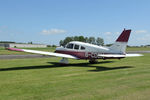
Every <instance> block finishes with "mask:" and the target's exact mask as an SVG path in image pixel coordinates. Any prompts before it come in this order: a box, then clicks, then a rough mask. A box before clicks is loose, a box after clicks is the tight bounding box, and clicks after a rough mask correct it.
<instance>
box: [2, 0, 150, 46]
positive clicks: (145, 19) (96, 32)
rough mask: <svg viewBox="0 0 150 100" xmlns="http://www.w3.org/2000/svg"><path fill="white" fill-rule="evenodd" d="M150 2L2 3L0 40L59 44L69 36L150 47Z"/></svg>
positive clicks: (45, 0) (31, 0)
mask: <svg viewBox="0 0 150 100" xmlns="http://www.w3.org/2000/svg"><path fill="white" fill-rule="evenodd" d="M149 5H150V0H0V41H15V42H29V41H32V42H34V43H42V44H56V45H58V44H59V41H60V40H61V39H64V38H65V37H66V36H79V35H83V36H87V37H89V36H94V37H102V38H103V39H104V41H105V44H106V43H113V42H114V41H115V40H116V38H117V37H118V36H119V34H120V33H121V32H122V30H123V29H124V28H126V29H132V33H131V37H130V40H129V45H147V44H150V6H149Z"/></svg>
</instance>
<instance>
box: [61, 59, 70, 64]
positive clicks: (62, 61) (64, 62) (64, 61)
mask: <svg viewBox="0 0 150 100" xmlns="http://www.w3.org/2000/svg"><path fill="white" fill-rule="evenodd" d="M68 63H69V62H68V59H67V58H62V59H61V60H60V64H63V65H66V64H68Z"/></svg>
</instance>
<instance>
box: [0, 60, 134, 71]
mask: <svg viewBox="0 0 150 100" xmlns="http://www.w3.org/2000/svg"><path fill="white" fill-rule="evenodd" d="M113 62H114V61H102V62H98V63H96V64H105V63H113ZM47 63H49V64H51V65H39V66H23V67H10V68H0V71H15V70H32V69H46V68H60V67H92V68H94V67H95V68H96V69H94V70H88V71H93V72H99V71H108V70H117V69H127V68H133V66H119V67H104V66H94V65H96V64H90V63H75V64H67V65H61V64H59V63H58V62H47Z"/></svg>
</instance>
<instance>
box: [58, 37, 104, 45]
mask: <svg viewBox="0 0 150 100" xmlns="http://www.w3.org/2000/svg"><path fill="white" fill-rule="evenodd" d="M71 41H81V42H85V43H90V44H95V45H104V40H103V38H101V37H97V38H95V37H84V36H73V37H66V38H65V39H64V40H60V42H59V45H60V46H65V45H66V44H67V43H69V42H71Z"/></svg>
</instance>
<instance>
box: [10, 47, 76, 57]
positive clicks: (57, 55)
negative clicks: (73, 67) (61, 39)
mask: <svg viewBox="0 0 150 100" xmlns="http://www.w3.org/2000/svg"><path fill="white" fill-rule="evenodd" d="M7 49H8V50H12V51H21V52H29V53H35V54H41V55H49V56H56V57H63V58H72V59H78V58H77V57H75V56H72V55H68V54H60V53H54V52H45V51H37V50H28V49H16V48H7Z"/></svg>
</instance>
